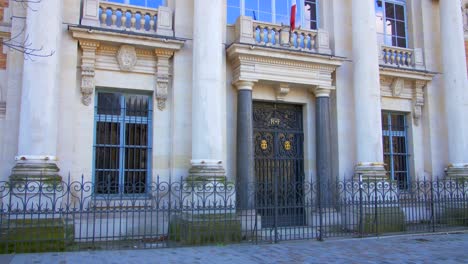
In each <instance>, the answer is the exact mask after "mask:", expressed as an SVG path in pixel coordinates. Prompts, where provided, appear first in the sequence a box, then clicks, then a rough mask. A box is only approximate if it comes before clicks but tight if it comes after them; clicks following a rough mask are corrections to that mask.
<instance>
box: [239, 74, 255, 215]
mask: <svg viewBox="0 0 468 264" xmlns="http://www.w3.org/2000/svg"><path fill="white" fill-rule="evenodd" d="M253 85H254V83H253V82H247V81H239V82H237V83H236V84H235V86H236V87H237V90H238V92H237V144H236V145H237V149H236V158H237V183H238V193H237V197H238V205H239V206H240V208H242V209H244V210H245V209H253V208H254V207H255V200H254V198H255V196H254V194H255V185H254V183H255V175H254V153H253V151H254V145H253V144H254V143H253V116H252V115H253V114H252V87H253Z"/></svg>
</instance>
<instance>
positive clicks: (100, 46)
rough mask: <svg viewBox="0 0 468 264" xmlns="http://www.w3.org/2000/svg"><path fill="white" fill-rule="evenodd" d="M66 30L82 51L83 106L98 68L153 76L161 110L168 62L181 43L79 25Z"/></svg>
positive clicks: (92, 85) (89, 95) (163, 101)
mask: <svg viewBox="0 0 468 264" xmlns="http://www.w3.org/2000/svg"><path fill="white" fill-rule="evenodd" d="M163 9H164V8H163ZM163 9H160V11H161V10H163ZM166 18H167V17H166ZM69 30H70V32H71V33H72V36H73V38H75V39H78V40H79V43H80V47H81V49H82V50H83V56H82V64H81V92H82V94H83V96H82V102H83V104H85V105H89V104H90V103H91V98H92V94H93V92H94V89H95V79H94V78H95V71H96V69H99V71H100V72H101V71H125V72H129V71H131V72H132V74H151V75H153V74H154V75H155V83H156V85H155V87H154V90H155V91H154V94H155V97H156V100H157V102H158V108H159V109H160V110H163V109H164V108H165V102H166V100H167V96H168V87H169V79H170V74H169V72H170V60H169V59H170V58H171V57H172V56H173V55H174V52H176V51H178V50H180V49H181V48H182V46H183V45H184V41H183V40H179V39H173V38H172V39H167V38H164V37H161V36H147V35H128V34H121V33H116V32H109V31H102V30H100V29H96V28H93V29H89V28H85V27H82V26H70V27H69ZM166 33H167V34H169V33H170V32H169V31H168V32H166ZM155 56H156V58H157V60H156V62H155V59H154V57H155ZM96 58H99V60H97V59H96ZM155 68H156V70H155ZM100 83H102V82H100Z"/></svg>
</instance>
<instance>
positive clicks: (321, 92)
mask: <svg viewBox="0 0 468 264" xmlns="http://www.w3.org/2000/svg"><path fill="white" fill-rule="evenodd" d="M332 90H335V87H334V86H315V87H314V88H312V89H311V92H312V93H313V94H314V95H315V97H330V93H331V91H332Z"/></svg>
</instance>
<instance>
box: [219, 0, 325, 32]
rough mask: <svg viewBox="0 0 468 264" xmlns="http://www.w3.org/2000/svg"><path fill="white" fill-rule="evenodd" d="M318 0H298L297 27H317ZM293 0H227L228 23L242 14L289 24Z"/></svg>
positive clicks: (261, 19) (234, 20) (259, 19)
mask: <svg viewBox="0 0 468 264" xmlns="http://www.w3.org/2000/svg"><path fill="white" fill-rule="evenodd" d="M317 1H318V0H296V4H297V12H296V27H298V26H301V28H305V29H317V27H318V17H317ZM290 12H291V0H227V23H228V24H234V23H236V19H237V18H238V17H239V16H240V15H241V14H242V15H245V16H250V17H252V18H253V19H254V20H258V21H262V22H269V23H274V24H284V25H289V19H290Z"/></svg>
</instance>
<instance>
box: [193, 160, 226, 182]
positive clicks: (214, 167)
mask: <svg viewBox="0 0 468 264" xmlns="http://www.w3.org/2000/svg"><path fill="white" fill-rule="evenodd" d="M191 163H192V167H191V168H190V170H189V177H188V178H187V180H193V181H198V180H200V181H213V180H225V178H226V171H225V170H224V167H223V165H222V162H221V161H192V162H191Z"/></svg>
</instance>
